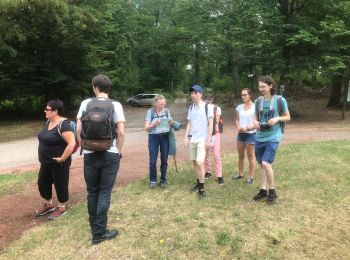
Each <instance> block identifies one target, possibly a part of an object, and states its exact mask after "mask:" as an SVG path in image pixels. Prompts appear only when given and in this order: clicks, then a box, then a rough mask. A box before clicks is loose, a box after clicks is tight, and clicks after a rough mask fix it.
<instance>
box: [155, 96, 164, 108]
mask: <svg viewBox="0 0 350 260" xmlns="http://www.w3.org/2000/svg"><path fill="white" fill-rule="evenodd" d="M162 99H164V101H165V102H166V99H165V97H164V96H163V95H157V96H155V98H154V100H153V107H155V106H156V104H157V102H158V101H159V100H162Z"/></svg>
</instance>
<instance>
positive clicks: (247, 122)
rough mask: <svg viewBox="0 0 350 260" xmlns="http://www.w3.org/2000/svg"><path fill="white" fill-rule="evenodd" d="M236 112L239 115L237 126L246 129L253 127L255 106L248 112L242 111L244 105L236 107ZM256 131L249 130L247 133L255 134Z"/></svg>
mask: <svg viewBox="0 0 350 260" xmlns="http://www.w3.org/2000/svg"><path fill="white" fill-rule="evenodd" d="M236 111H237V112H238V114H239V126H240V127H247V126H252V125H253V120H254V117H255V104H254V103H253V105H252V107H251V108H250V109H248V110H244V104H241V105H239V106H237V108H236ZM255 132H256V129H253V130H250V131H248V132H247V133H250V134H251V133H255Z"/></svg>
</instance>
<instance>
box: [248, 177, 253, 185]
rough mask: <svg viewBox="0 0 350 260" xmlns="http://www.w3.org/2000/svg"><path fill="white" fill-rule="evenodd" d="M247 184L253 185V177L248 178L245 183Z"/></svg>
mask: <svg viewBox="0 0 350 260" xmlns="http://www.w3.org/2000/svg"><path fill="white" fill-rule="evenodd" d="M246 183H247V184H253V183H254V178H253V177H249V178H248V179H247V181H246Z"/></svg>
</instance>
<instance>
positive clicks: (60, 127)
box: [57, 117, 68, 137]
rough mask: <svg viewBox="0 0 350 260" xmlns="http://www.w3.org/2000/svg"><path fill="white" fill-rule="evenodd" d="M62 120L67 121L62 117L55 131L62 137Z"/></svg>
mask: <svg viewBox="0 0 350 260" xmlns="http://www.w3.org/2000/svg"><path fill="white" fill-rule="evenodd" d="M64 120H68V119H67V118H66V117H64V118H63V119H62V120H61V121H60V122H59V123H58V126H57V131H58V134H59V135H60V136H61V137H62V131H61V129H62V123H63V121H64Z"/></svg>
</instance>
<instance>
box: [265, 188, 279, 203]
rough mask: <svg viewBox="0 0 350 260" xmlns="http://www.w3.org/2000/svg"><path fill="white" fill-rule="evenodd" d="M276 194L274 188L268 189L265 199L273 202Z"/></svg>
mask: <svg viewBox="0 0 350 260" xmlns="http://www.w3.org/2000/svg"><path fill="white" fill-rule="evenodd" d="M277 198H278V197H277V194H276V192H275V190H273V191H271V190H269V195H267V201H270V202H273V201H275V200H276V199H277Z"/></svg>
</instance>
